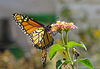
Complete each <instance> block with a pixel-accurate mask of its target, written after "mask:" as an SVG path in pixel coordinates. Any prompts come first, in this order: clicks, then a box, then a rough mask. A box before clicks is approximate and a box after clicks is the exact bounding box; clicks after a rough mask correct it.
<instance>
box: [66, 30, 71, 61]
mask: <svg viewBox="0 0 100 69" xmlns="http://www.w3.org/2000/svg"><path fill="white" fill-rule="evenodd" d="M66 44H67V54H68V58H69V59H70V61H71V57H70V53H69V47H68V31H66Z"/></svg>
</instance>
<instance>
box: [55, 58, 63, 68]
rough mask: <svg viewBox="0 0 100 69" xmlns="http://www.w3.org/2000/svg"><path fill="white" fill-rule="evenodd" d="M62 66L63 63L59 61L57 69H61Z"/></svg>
mask: <svg viewBox="0 0 100 69" xmlns="http://www.w3.org/2000/svg"><path fill="white" fill-rule="evenodd" d="M61 66H62V61H61V60H58V61H57V62H56V69H61Z"/></svg>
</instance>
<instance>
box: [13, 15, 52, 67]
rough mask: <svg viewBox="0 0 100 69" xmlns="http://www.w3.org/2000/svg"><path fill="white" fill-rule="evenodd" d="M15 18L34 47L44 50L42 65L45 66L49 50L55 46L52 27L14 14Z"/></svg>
mask: <svg viewBox="0 0 100 69" xmlns="http://www.w3.org/2000/svg"><path fill="white" fill-rule="evenodd" d="M13 18H14V20H15V21H16V23H17V25H18V26H19V27H20V28H21V30H22V31H23V32H24V33H25V34H27V35H28V36H29V37H30V40H31V42H32V44H33V45H34V47H36V48H37V49H41V50H42V57H41V58H42V64H43V67H44V66H45V62H46V56H47V50H46V49H47V48H48V47H50V46H52V45H53V41H54V39H53V36H52V34H51V33H49V32H50V27H51V26H50V25H47V26H45V25H43V24H41V23H39V22H37V21H35V20H34V19H32V18H30V17H28V16H25V15H22V14H18V13H14V14H13Z"/></svg>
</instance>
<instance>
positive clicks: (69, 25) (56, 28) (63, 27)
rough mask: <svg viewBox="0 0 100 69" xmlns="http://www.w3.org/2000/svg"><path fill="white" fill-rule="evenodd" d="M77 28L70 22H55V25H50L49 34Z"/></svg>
mask: <svg viewBox="0 0 100 69" xmlns="http://www.w3.org/2000/svg"><path fill="white" fill-rule="evenodd" d="M75 28H77V27H76V26H75V25H74V24H73V23H72V22H70V23H68V22H64V21H62V22H61V21H57V23H56V24H52V25H51V32H59V30H60V31H61V30H63V31H66V30H67V31H68V30H71V29H75Z"/></svg>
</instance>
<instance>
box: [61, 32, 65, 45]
mask: <svg viewBox="0 0 100 69" xmlns="http://www.w3.org/2000/svg"><path fill="white" fill-rule="evenodd" d="M61 38H62V43H63V44H65V42H64V38H63V31H61Z"/></svg>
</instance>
